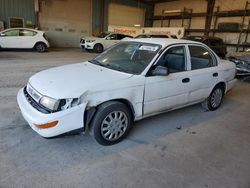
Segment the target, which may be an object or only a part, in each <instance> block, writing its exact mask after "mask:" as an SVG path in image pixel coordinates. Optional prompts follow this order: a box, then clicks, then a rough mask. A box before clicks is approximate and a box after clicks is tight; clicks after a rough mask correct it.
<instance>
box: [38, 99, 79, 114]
mask: <svg viewBox="0 0 250 188" xmlns="http://www.w3.org/2000/svg"><path fill="white" fill-rule="evenodd" d="M39 103H40V104H41V105H43V106H44V107H45V108H47V109H49V110H51V111H54V112H56V111H61V110H66V109H69V108H72V107H74V106H77V105H78V104H79V103H80V99H78V98H72V99H60V100H57V99H53V98H50V97H47V96H43V97H42V98H41V100H40V101H39Z"/></svg>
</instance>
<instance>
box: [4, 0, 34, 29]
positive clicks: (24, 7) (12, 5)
mask: <svg viewBox="0 0 250 188" xmlns="http://www.w3.org/2000/svg"><path fill="white" fill-rule="evenodd" d="M9 17H18V18H19V17H20V18H24V24H26V22H27V21H31V22H32V23H33V24H35V20H36V19H35V11H34V0H0V20H2V21H4V27H5V28H8V27H9Z"/></svg>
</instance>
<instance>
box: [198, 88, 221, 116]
mask: <svg viewBox="0 0 250 188" xmlns="http://www.w3.org/2000/svg"><path fill="white" fill-rule="evenodd" d="M223 96H224V89H223V87H221V86H216V87H215V88H214V89H213V91H212V92H211V94H210V95H209V97H208V98H207V99H206V100H205V101H203V103H202V107H203V108H204V110H205V111H214V110H217V109H218V108H219V107H220V105H221V103H222V101H223Z"/></svg>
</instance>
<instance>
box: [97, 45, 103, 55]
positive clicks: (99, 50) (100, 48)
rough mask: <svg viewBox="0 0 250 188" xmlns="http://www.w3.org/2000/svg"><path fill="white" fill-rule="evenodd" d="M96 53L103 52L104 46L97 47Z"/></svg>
mask: <svg viewBox="0 0 250 188" xmlns="http://www.w3.org/2000/svg"><path fill="white" fill-rule="evenodd" d="M96 51H97V52H98V53H100V52H102V46H101V45H96Z"/></svg>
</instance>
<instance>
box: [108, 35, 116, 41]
mask: <svg viewBox="0 0 250 188" xmlns="http://www.w3.org/2000/svg"><path fill="white" fill-rule="evenodd" d="M109 38H110V40H117V36H116V34H112V35H110V36H109Z"/></svg>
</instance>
